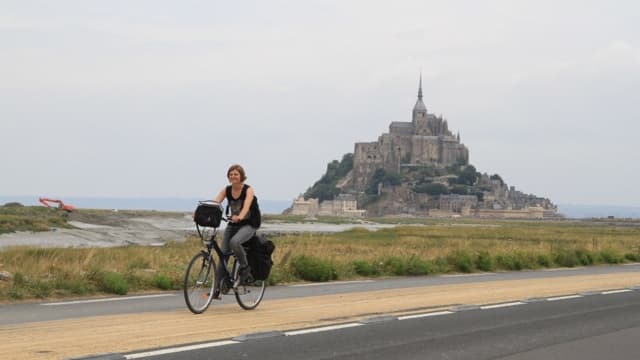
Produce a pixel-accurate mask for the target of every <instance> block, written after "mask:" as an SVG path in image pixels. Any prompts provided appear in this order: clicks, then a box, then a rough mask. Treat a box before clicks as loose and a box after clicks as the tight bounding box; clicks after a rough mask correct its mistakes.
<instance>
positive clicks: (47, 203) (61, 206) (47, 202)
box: [39, 197, 76, 212]
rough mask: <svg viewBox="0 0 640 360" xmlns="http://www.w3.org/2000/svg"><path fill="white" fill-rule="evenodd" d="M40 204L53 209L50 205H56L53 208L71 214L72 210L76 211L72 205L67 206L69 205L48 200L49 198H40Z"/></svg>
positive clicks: (56, 200)
mask: <svg viewBox="0 0 640 360" xmlns="http://www.w3.org/2000/svg"><path fill="white" fill-rule="evenodd" d="M39 200H40V202H41V203H42V204H43V205H44V206H46V207H49V208H50V207H53V206H52V205H51V204H57V205H55V207H57V208H58V209H60V210H63V211H66V212H72V211H73V210H75V209H76V207H75V206H73V205H69V204H65V203H63V202H62V200H58V199H49V198H44V197H41V198H40V199H39Z"/></svg>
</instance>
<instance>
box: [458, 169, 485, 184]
mask: <svg viewBox="0 0 640 360" xmlns="http://www.w3.org/2000/svg"><path fill="white" fill-rule="evenodd" d="M479 176H480V174H479V173H478V172H477V171H476V168H475V167H474V166H473V165H467V166H466V167H465V168H464V170H462V172H461V173H460V175H458V184H462V185H469V186H471V185H473V184H475V183H476V181H477V180H478V177H479Z"/></svg>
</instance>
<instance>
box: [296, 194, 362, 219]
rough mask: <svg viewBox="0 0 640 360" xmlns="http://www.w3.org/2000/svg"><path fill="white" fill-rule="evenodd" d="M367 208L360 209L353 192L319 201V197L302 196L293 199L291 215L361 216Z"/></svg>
mask: <svg viewBox="0 0 640 360" xmlns="http://www.w3.org/2000/svg"><path fill="white" fill-rule="evenodd" d="M365 212H366V211H365V210H359V209H358V202H357V200H356V197H355V196H354V195H351V194H340V195H338V196H337V197H336V198H335V199H333V200H325V201H322V202H319V201H318V199H308V200H305V199H304V197H302V196H300V197H298V198H297V199H295V200H294V201H293V205H292V206H291V209H290V210H289V211H288V213H289V214H291V215H304V216H343V217H353V218H361V217H364V215H365Z"/></svg>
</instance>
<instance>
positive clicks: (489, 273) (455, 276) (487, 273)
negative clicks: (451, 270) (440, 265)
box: [438, 272, 496, 278]
mask: <svg viewBox="0 0 640 360" xmlns="http://www.w3.org/2000/svg"><path fill="white" fill-rule="evenodd" d="M485 275H496V273H492V272H482V273H472V274H452V275H439V276H438V277H443V278H457V277H470V276H485Z"/></svg>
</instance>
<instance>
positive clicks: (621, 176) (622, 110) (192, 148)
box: [0, 0, 640, 205]
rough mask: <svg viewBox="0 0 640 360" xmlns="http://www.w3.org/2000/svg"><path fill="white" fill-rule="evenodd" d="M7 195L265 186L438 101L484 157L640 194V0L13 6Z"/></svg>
mask: <svg viewBox="0 0 640 360" xmlns="http://www.w3.org/2000/svg"><path fill="white" fill-rule="evenodd" d="M0 4H1V5H0V9H1V11H0V156H1V159H2V162H1V166H0V195H31V194H33V195H46V196H61V197H62V196H92V197H197V198H206V197H213V196H214V195H215V194H216V193H217V192H218V190H219V189H220V188H221V187H222V186H224V185H225V184H226V177H225V175H226V169H227V168H228V166H229V165H231V164H232V163H240V164H243V165H244V166H245V168H246V170H247V173H248V176H249V179H248V180H247V183H249V184H251V185H253V186H254V188H255V189H256V193H257V194H258V195H259V197H261V198H262V199H269V200H288V199H293V198H294V197H296V196H297V195H298V194H300V193H302V192H304V191H305V190H306V189H307V188H308V187H309V186H311V185H312V184H313V183H314V182H315V181H316V180H318V179H319V178H320V176H321V175H322V174H323V173H324V171H325V169H326V165H327V163H328V162H330V161H331V160H333V159H340V158H341V157H342V155H343V154H345V153H347V152H353V147H354V143H355V142H366V141H376V140H377V138H378V136H379V135H380V134H382V133H384V132H388V127H389V124H390V123H391V122H392V121H410V120H411V109H412V107H413V105H414V103H415V100H416V95H417V85H418V76H419V73H420V71H422V76H423V90H424V101H425V103H426V105H427V109H428V111H429V112H430V113H434V114H437V115H439V114H442V115H443V116H444V117H445V118H446V119H448V122H449V127H450V129H452V130H453V131H454V132H457V131H459V132H460V135H461V140H462V142H463V143H464V144H465V145H466V146H467V147H468V148H469V150H470V162H471V163H472V164H473V165H475V166H476V168H477V169H478V170H479V171H480V172H487V173H489V174H494V173H497V174H499V175H501V176H502V178H503V179H504V180H505V181H506V182H507V183H508V184H509V185H514V186H516V188H518V189H519V190H521V191H524V192H526V193H534V194H536V195H538V196H543V197H549V198H550V199H551V200H552V201H554V202H555V203H561V204H562V203H564V204H610V205H640V191H638V190H637V187H638V182H639V180H640V165H639V164H638V161H637V159H636V158H637V153H638V152H639V150H640V149H639V146H638V140H637V139H638V135H639V133H640V125H639V124H640V118H639V116H638V115H639V114H640V110H638V106H640V90H639V89H638V87H639V84H640V23H638V21H637V19H638V16H640V15H639V14H640V2H637V1H605V0H602V1H585V0H575V1H574V0H568V1H545V0H535V1H514V0H504V1H472V0H469V1H444V0H443V1H424V0H416V1H402V0H396V1H372V0H367V1H347V0H339V1H337V0H336V1H333V0H323V1H293V0H292V1H273V0H272V1H158V0H153V1H114V0H110V1H84V0H82V1H62V0H61V1H28V0H26V1H25V0H20V1H7V0H2V1H1V2H0Z"/></svg>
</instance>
